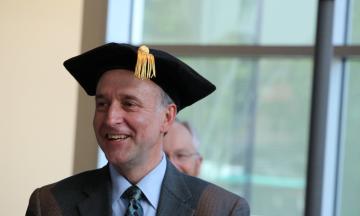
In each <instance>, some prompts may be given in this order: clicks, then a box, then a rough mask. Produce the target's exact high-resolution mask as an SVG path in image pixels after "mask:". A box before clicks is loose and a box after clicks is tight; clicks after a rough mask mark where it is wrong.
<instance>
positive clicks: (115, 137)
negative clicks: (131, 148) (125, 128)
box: [105, 133, 130, 141]
mask: <svg viewBox="0 0 360 216" xmlns="http://www.w3.org/2000/svg"><path fill="white" fill-rule="evenodd" d="M105 137H106V139H108V140H111V141H114V140H126V139H127V138H129V137H130V136H129V135H125V134H109V133H108V134H106V135H105Z"/></svg>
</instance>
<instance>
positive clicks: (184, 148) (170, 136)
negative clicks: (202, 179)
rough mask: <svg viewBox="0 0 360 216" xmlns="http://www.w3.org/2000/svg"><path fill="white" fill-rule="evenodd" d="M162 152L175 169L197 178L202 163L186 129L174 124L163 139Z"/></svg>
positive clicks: (177, 123)
mask: <svg viewBox="0 0 360 216" xmlns="http://www.w3.org/2000/svg"><path fill="white" fill-rule="evenodd" d="M164 151H165V153H166V154H167V155H168V157H169V159H170V160H171V162H172V163H173V164H174V165H175V166H176V168H177V169H178V170H179V171H181V172H184V173H186V174H188V175H191V176H197V175H199V172H200V166H201V162H202V158H201V156H200V155H199V154H198V153H197V151H196V148H195V145H194V140H193V137H192V135H191V133H190V132H189V131H188V129H187V128H186V127H185V126H184V125H182V124H180V123H179V122H174V124H173V125H172V126H171V127H170V129H169V131H168V133H167V134H166V135H165V137H164Z"/></svg>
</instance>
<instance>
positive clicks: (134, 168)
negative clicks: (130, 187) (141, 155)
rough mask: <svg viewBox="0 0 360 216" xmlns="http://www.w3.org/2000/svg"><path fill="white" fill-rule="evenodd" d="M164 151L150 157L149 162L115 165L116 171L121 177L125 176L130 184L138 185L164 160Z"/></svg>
mask: <svg viewBox="0 0 360 216" xmlns="http://www.w3.org/2000/svg"><path fill="white" fill-rule="evenodd" d="M162 155H163V154H162V151H159V152H158V153H157V154H156V155H152V156H150V157H149V160H147V161H143V162H139V163H134V164H126V165H124V166H117V165H114V167H115V169H116V171H117V172H118V173H120V175H122V176H124V177H125V178H126V179H127V180H128V181H129V182H130V183H132V184H137V183H138V182H139V181H140V180H141V179H142V178H144V177H145V176H146V175H147V174H148V173H150V172H151V171H152V170H153V169H154V168H155V167H156V166H157V165H159V163H160V162H161V159H162Z"/></svg>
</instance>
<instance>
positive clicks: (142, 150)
mask: <svg viewBox="0 0 360 216" xmlns="http://www.w3.org/2000/svg"><path fill="white" fill-rule="evenodd" d="M160 92H161V89H160V88H159V87H158V86H157V85H156V84H155V83H153V82H152V81H150V80H140V79H137V78H135V77H134V74H133V72H131V71H128V70H120V69H117V70H110V71H107V72H106V73H104V74H103V75H102V77H101V78H100V80H99V82H98V85H97V88H96V110H95V116H94V122H93V125H94V130H95V134H96V138H97V141H98V143H99V145H100V147H101V149H102V150H103V151H104V153H105V155H106V158H107V159H108V161H109V162H110V163H111V164H113V165H114V166H115V167H117V168H118V169H120V170H122V169H128V170H129V169H132V168H134V167H138V166H143V168H144V166H145V167H146V166H152V165H153V164H154V163H155V164H156V163H157V162H159V160H160V158H161V147H162V139H163V138H162V137H163V133H164V132H165V131H166V130H167V120H168V119H167V108H165V107H164V106H162V105H161V96H160V95H161V94H160ZM145 169H146V168H145Z"/></svg>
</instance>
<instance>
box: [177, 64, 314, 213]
mask: <svg viewBox="0 0 360 216" xmlns="http://www.w3.org/2000/svg"><path fill="white" fill-rule="evenodd" d="M184 60H185V61H186V62H187V63H189V64H190V65H192V66H193V67H194V68H195V69H196V70H198V71H199V72H200V73H201V74H203V75H204V76H205V77H207V78H209V79H210V80H211V81H212V82H213V83H215V84H216V86H217V90H216V91H215V93H213V94H212V95H211V96H209V97H208V98H206V99H204V100H203V101H200V102H199V103H197V104H195V105H193V106H191V107H190V108H187V109H185V110H183V111H181V112H180V114H179V118H180V119H183V120H188V121H190V122H191V123H192V124H193V125H194V126H195V128H196V129H197V131H198V132H199V138H200V140H201V145H200V152H201V154H202V155H203V156H204V163H203V167H202V172H201V178H204V179H206V180H209V181H212V182H214V183H216V184H219V185H222V186H223V187H225V188H227V189H229V190H231V191H233V192H234V193H237V194H240V195H242V196H245V197H246V198H247V199H248V200H249V201H250V203H251V208H252V213H253V214H254V215H277V216H279V215H302V214H303V209H304V187H305V179H306V178H305V175H306V171H305V169H306V155H307V142H308V125H309V109H310V89H311V75H312V73H311V71H312V68H311V60H309V59H260V60H256V59H242V60H240V59H237V58H216V59H214V58H211V59H209V58H191V59H190V58H184Z"/></svg>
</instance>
